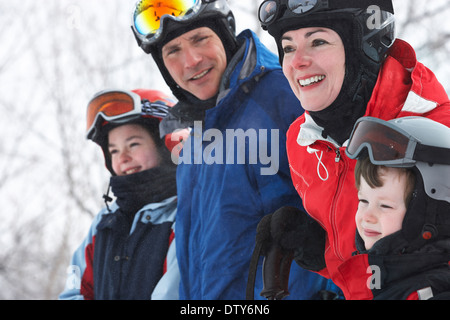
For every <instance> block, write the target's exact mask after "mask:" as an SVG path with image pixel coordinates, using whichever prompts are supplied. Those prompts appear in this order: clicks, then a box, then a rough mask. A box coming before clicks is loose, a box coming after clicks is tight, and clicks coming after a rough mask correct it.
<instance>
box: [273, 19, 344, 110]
mask: <svg viewBox="0 0 450 320" xmlns="http://www.w3.org/2000/svg"><path fill="white" fill-rule="evenodd" d="M281 45H282V48H283V51H284V59H283V73H284V75H285V76H286V78H287V79H288V81H289V84H290V85H291V88H292V91H294V93H295V95H296V96H297V98H298V99H299V100H300V102H301V104H302V106H303V108H304V109H305V110H308V111H321V110H323V109H325V108H327V107H328V106H330V105H331V104H332V103H333V102H334V101H335V100H336V98H337V97H338V95H339V92H340V91H341V88H342V84H343V82H344V77H345V49H344V44H343V43H342V40H341V38H340V37H339V35H338V34H337V33H336V32H335V31H333V30H331V29H328V28H316V27H314V28H302V29H298V30H291V31H288V32H286V33H285V34H284V35H283V37H282V39H281Z"/></svg>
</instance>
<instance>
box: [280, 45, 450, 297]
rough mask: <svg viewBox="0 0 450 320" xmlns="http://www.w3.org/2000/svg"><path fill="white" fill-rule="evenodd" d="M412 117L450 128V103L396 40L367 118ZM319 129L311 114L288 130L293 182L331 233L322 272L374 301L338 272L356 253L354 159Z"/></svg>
mask: <svg viewBox="0 0 450 320" xmlns="http://www.w3.org/2000/svg"><path fill="white" fill-rule="evenodd" d="M413 115H415V116H417V115H420V116H424V117H428V118H430V119H433V120H435V121H439V122H441V123H443V124H445V125H447V126H450V101H449V98H448V96H447V94H446V92H445V90H444V88H443V86H442V85H441V84H440V83H439V82H438V80H437V79H436V77H435V75H434V74H433V73H432V72H431V71H430V70H429V69H428V68H426V67H425V66H424V65H423V64H421V63H419V62H418V61H417V59H416V54H415V52H414V49H413V48H412V47H411V46H410V45H409V44H408V43H406V42H404V41H402V40H396V42H395V43H394V45H393V47H392V48H391V50H390V53H389V56H388V57H387V59H386V61H385V62H384V64H383V66H382V68H381V70H380V74H379V76H378V80H377V83H376V85H375V88H374V91H373V94H372V97H371V99H370V101H369V103H368V105H367V110H366V114H365V116H372V117H377V118H380V119H384V120H391V119H395V118H400V117H405V116H413ZM321 133H322V128H321V127H319V126H318V125H317V124H316V123H315V122H314V121H313V119H312V118H311V116H310V115H309V114H308V113H307V112H305V113H304V114H303V115H302V116H301V117H299V118H298V119H297V120H296V121H295V122H294V123H293V124H292V125H291V126H290V129H289V131H288V133H287V153H288V158H289V163H290V168H291V176H292V181H293V184H294V186H295V188H296V190H297V192H298V193H299V195H300V197H301V198H302V200H303V205H304V207H305V209H306V210H307V212H308V214H309V215H310V216H311V217H312V218H314V219H315V220H316V221H317V222H319V223H320V224H321V226H322V227H323V228H324V229H325V230H326V232H327V242H326V248H325V261H326V265H327V267H326V268H325V269H324V270H321V271H320V272H319V273H320V274H321V275H323V276H325V277H328V278H331V279H332V280H333V282H334V283H335V284H336V285H337V286H339V287H340V288H341V289H342V291H343V292H344V294H345V297H346V298H347V299H370V298H371V297H370V294H369V296H368V295H366V293H367V292H368V291H367V290H364V289H363V288H360V289H362V290H359V291H358V290H355V288H354V287H353V286H352V284H349V283H348V281H344V279H343V276H342V274H341V272H345V270H340V266H341V265H342V264H343V262H345V261H346V260H347V259H349V258H351V256H352V253H353V252H355V251H356V249H355V231H356V225H355V213H356V210H357V207H358V197H357V190H356V187H355V179H354V167H355V163H356V161H355V160H351V159H349V158H348V157H347V156H346V155H345V145H346V143H344V146H339V145H338V144H337V143H336V142H334V141H333V140H332V139H331V138H328V139H324V138H323V137H322V135H321ZM357 283H361V281H358V282H357ZM369 291H370V290H369Z"/></svg>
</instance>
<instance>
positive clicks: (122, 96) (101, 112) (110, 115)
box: [86, 90, 169, 139]
mask: <svg viewBox="0 0 450 320" xmlns="http://www.w3.org/2000/svg"><path fill="white" fill-rule="evenodd" d="M168 111H169V109H168V106H167V105H166V104H165V102H164V101H161V102H159V101H155V102H150V101H148V100H146V99H144V100H141V97H140V96H139V95H138V94H137V93H135V92H132V91H122V90H107V91H102V92H100V93H98V94H97V95H96V96H95V97H94V98H92V100H91V101H90V102H89V104H88V107H87V115H86V129H87V138H88V139H93V138H94V136H95V135H96V133H97V131H98V126H99V125H102V124H103V123H104V122H105V121H106V122H112V123H122V122H126V121H129V120H131V119H134V118H139V117H153V118H156V119H158V120H161V119H162V118H163V117H165V116H166V115H167V113H168Z"/></svg>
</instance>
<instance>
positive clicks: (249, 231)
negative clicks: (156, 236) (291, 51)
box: [175, 30, 339, 300]
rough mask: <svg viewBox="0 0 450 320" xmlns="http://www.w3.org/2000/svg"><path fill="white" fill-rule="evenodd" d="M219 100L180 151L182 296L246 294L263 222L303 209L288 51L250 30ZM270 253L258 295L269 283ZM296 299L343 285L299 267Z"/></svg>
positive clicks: (294, 270) (293, 279)
mask: <svg viewBox="0 0 450 320" xmlns="http://www.w3.org/2000/svg"><path fill="white" fill-rule="evenodd" d="M238 40H239V41H240V43H245V44H244V45H243V46H242V47H241V48H240V50H239V51H238V53H237V54H236V55H235V56H234V57H233V59H232V60H231V61H230V62H229V64H228V69H227V70H226V72H225V79H223V83H229V85H228V86H225V87H224V90H222V91H221V92H220V93H219V97H218V102H217V104H216V106H215V107H213V108H211V109H209V110H207V111H206V116H205V119H204V121H197V122H195V124H194V126H193V128H191V135H190V137H189V139H188V140H187V141H186V142H185V144H184V146H183V150H182V152H181V154H180V158H179V165H178V170H177V190H178V197H179V202H178V203H179V206H178V213H177V224H176V229H175V233H176V235H177V236H176V238H175V241H176V244H177V257H178V263H179V267H180V273H181V286H180V299H195V300H221V299H226V300H241V299H245V293H246V285H247V279H248V273H249V264H250V260H251V256H252V251H253V249H254V246H255V236H256V227H257V225H258V223H259V222H260V220H261V219H262V218H263V217H264V216H265V215H267V214H270V213H273V212H274V211H276V210H277V209H279V208H280V207H282V206H288V205H290V206H296V207H299V208H302V205H301V200H300V197H299V196H298V194H297V193H296V191H295V189H294V187H293V185H292V181H291V178H290V172H289V165H288V161H287V156H286V136H285V135H286V132H287V130H288V127H289V125H290V124H291V123H292V122H293V121H294V120H295V119H296V118H298V117H299V116H300V115H301V114H302V113H303V109H302V107H301V105H300V103H299V101H298V99H297V98H296V97H295V96H294V94H293V93H292V91H291V89H290V87H289V84H288V82H287V80H286V78H285V77H284V75H283V73H282V71H281V68H280V65H279V63H278V57H277V56H276V55H274V54H273V53H272V52H270V51H269V50H268V49H267V48H266V47H265V46H264V45H263V44H262V43H260V41H259V39H258V38H257V36H256V35H255V34H254V33H253V32H252V31H250V30H245V31H244V32H242V33H241V34H240V35H239V36H238ZM261 265H262V259H261V260H260V265H259V271H258V272H259V275H258V276H257V280H256V284H255V298H261V299H263V298H262V297H260V295H259V294H260V292H261V290H262V288H263V284H262V273H261ZM289 290H290V296H289V297H288V299H300V300H301V299H316V298H317V295H318V292H319V291H321V290H331V291H338V290H339V289H338V288H337V287H335V286H334V284H333V283H332V282H331V281H329V280H327V279H325V278H323V277H321V276H320V275H318V274H315V273H312V272H309V271H306V270H303V269H301V268H300V267H299V266H298V265H296V264H295V263H294V264H293V265H292V267H291V273H290V284H289Z"/></svg>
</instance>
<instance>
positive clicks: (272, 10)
mask: <svg viewBox="0 0 450 320" xmlns="http://www.w3.org/2000/svg"><path fill="white" fill-rule="evenodd" d="M376 2H377V3H378V4H377V5H378V6H380V9H381V10H387V11H392V4H390V0H387V1H386V0H381V1H380V0H378V1H376ZM373 4H374V0H346V1H342V0H266V1H264V2H263V3H262V4H261V5H260V7H259V10H258V18H259V21H260V22H261V23H262V27H263V28H267V26H269V25H271V24H272V23H274V22H276V21H277V20H279V19H281V18H283V19H284V18H298V17H300V16H302V15H307V14H310V13H314V12H317V11H324V10H339V9H349V8H359V9H367V8H368V7H370V6H371V5H373Z"/></svg>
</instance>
